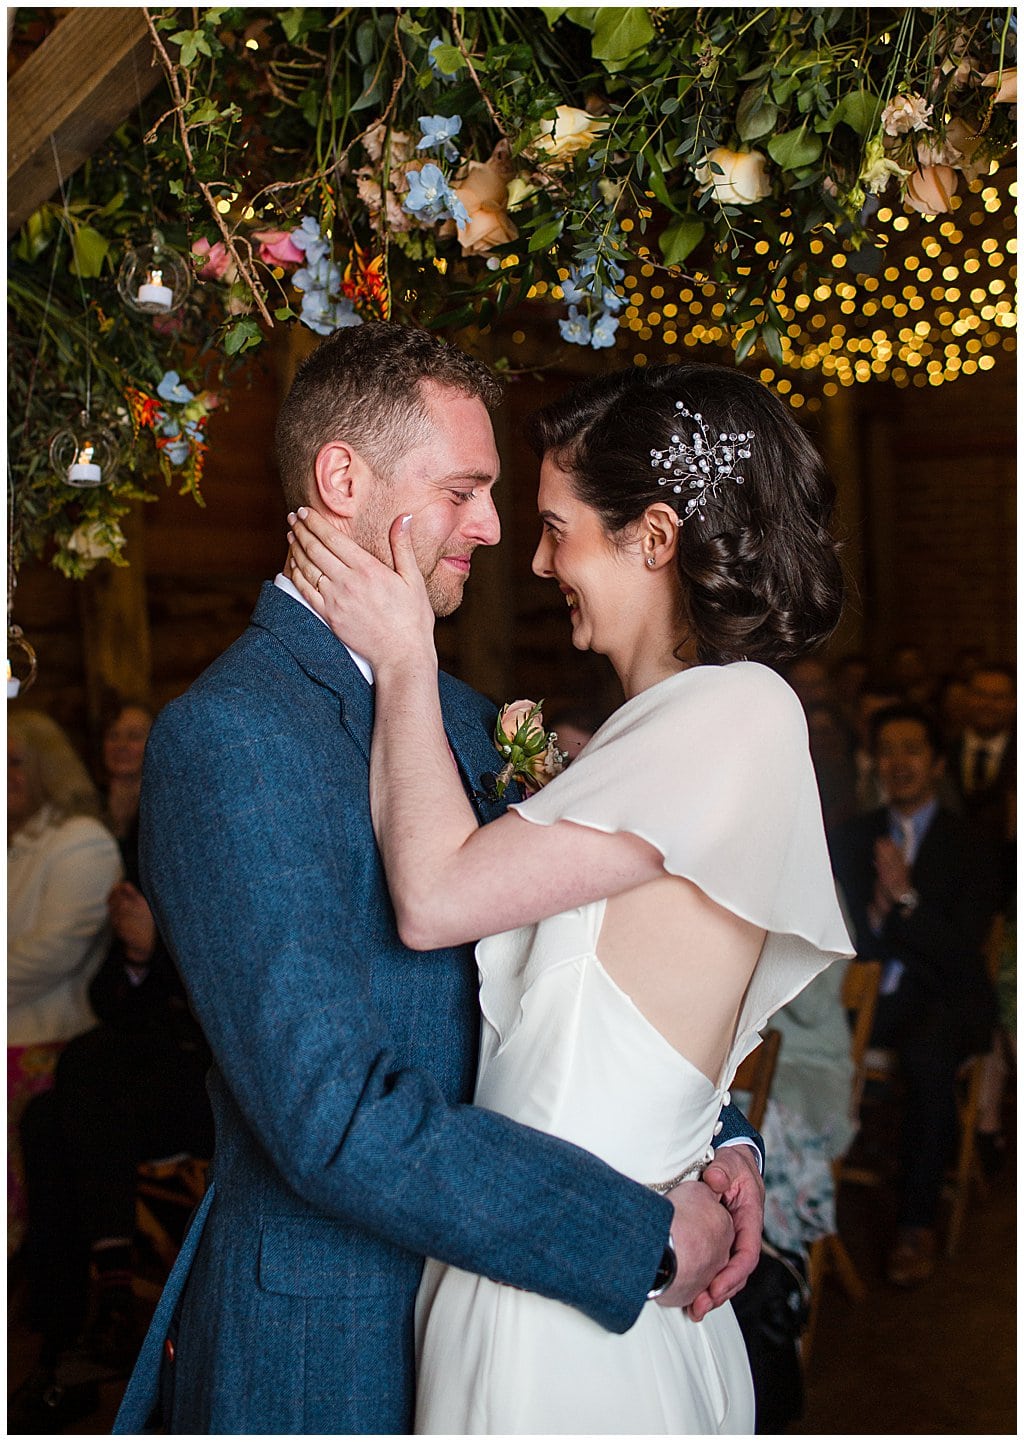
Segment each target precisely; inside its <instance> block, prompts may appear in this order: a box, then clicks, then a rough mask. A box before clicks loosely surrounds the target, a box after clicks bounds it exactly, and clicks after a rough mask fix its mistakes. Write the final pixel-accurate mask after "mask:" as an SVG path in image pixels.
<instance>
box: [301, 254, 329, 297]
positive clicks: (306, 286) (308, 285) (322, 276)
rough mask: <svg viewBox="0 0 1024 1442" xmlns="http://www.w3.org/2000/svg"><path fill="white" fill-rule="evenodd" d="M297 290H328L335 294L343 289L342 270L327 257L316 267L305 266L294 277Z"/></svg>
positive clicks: (322, 257)
mask: <svg viewBox="0 0 1024 1442" xmlns="http://www.w3.org/2000/svg"><path fill="white" fill-rule="evenodd" d="M292 285H294V286H295V288H296V290H326V291H330V292H331V294H332V295H333V294H335V293H336V292H337V291H338V290H339V289H340V287H341V268H340V267H339V266H337V265H335V264H334V262H333V261H331V260H329V259H328V258H327V256H326V255H324V256H321V258H320V259H319V260H318V261H317V262H316V263H315V264H314V265H303V266H300V267H299V269H298V270H297V271H296V272H295V274H294V275H293V276H292Z"/></svg>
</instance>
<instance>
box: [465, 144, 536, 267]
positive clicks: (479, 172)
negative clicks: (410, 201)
mask: <svg viewBox="0 0 1024 1442" xmlns="http://www.w3.org/2000/svg"><path fill="white" fill-rule="evenodd" d="M452 189H453V190H454V192H455V194H456V195H457V196H458V198H459V199H460V200H461V201H462V203H463V205H464V206H465V207H466V212H467V214H468V215H469V224H468V225H460V226H459V244H460V245H461V246H462V254H463V255H486V254H487V252H488V251H489V250H493V249H494V247H495V246H496V245H505V244H506V243H507V242H508V241H510V240H515V239H516V238H517V236H518V235H519V231H518V230H517V229H516V227H515V225H513V223H512V221H511V220H510V219H509V216H508V209H507V206H508V186H507V185H506V183H505V179H504V177H503V176H502V175H501V173H500V171H498V170H497V169H496V168H495V167H494V166H493V165H482V164H481V163H480V162H479V161H478V160H471V161H470V162H469V165H468V167H467V170H466V174H465V175H464V176H463V177H462V179H461V180H459V181H458V183H457V184H455V185H453V186H452Z"/></svg>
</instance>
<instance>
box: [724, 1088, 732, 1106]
mask: <svg viewBox="0 0 1024 1442" xmlns="http://www.w3.org/2000/svg"><path fill="white" fill-rule="evenodd" d="M722 1105H723V1106H724V1107H729V1106H732V1092H726V1094H725V1096H724V1097H723V1098H722Z"/></svg>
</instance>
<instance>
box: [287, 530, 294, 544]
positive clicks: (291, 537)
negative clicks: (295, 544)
mask: <svg viewBox="0 0 1024 1442" xmlns="http://www.w3.org/2000/svg"><path fill="white" fill-rule="evenodd" d="M294 540H295V537H294V536H293V535H292V533H291V531H289V532H288V541H289V544H290V543H291V542H292V541H294Z"/></svg>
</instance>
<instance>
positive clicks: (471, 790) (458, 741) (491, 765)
mask: <svg viewBox="0 0 1024 1442" xmlns="http://www.w3.org/2000/svg"><path fill="white" fill-rule="evenodd" d="M438 679H439V689H440V695H441V714H442V716H443V717H444V727H445V731H446V732H447V734H448V744H449V745H450V746H451V748H452V754H453V755H454V757H455V760H456V763H457V764H458V768H459V773H460V775H461V777H462V784H463V786H464V787H465V789H466V793H467V795H468V796H469V799H470V801H471V802H472V803H473V807H474V809H475V811H476V813H477V815H478V816H479V818H480V820H481V822H482V823H486V822H488V821H494V820H496V819H497V818H498V817H499V816H503V815H504V814H505V808H506V807H507V806H508V804H509V802H510V801H519V800H521V797H520V795H519V792H518V790H517V788H515V787H510V788H509V790H508V791H507V792H506V793H505V798H504V800H502V801H492V800H489V799H487V797H486V796H485V795H484V794H483V793H484V792H485V791H486V790H487V787H486V786H485V785H484V781H483V777H484V775H485V774H486V773H487V772H491V773H494V772H495V771H497V770H498V767H499V764H500V759H499V756H498V753H497V751H495V749H494V740H493V737H492V735H491V733H490V732H489V731H488V730H487V729H486V728H485V726H484V725H483V722H482V721H481V718H480V716H479V715H478V714H472V715H468V714H467V712H466V709H465V706H464V704H461V697H459V696H458V694H457V692H456V689H455V686H454V684H453V682H452V679H451V677H450V676H446V675H445V673H444V672H443V671H442V672H441V673H440V676H439V678H438Z"/></svg>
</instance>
